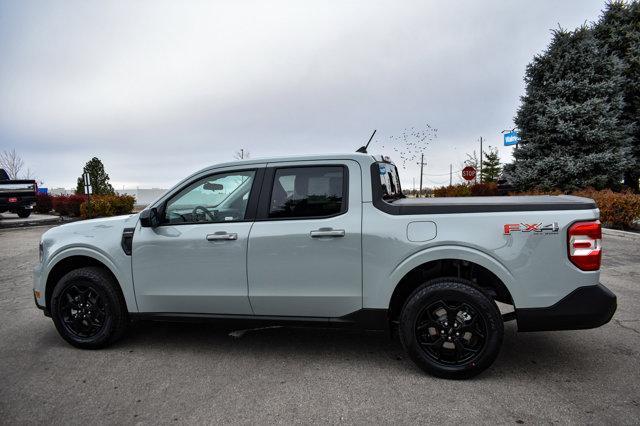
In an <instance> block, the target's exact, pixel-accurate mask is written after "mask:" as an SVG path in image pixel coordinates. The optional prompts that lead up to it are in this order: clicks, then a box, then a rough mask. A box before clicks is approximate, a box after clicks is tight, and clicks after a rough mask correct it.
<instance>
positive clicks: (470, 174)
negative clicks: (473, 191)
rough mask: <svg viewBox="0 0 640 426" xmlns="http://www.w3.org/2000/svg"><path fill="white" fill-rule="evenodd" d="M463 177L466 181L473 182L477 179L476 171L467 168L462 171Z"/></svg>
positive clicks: (469, 167)
mask: <svg viewBox="0 0 640 426" xmlns="http://www.w3.org/2000/svg"><path fill="white" fill-rule="evenodd" d="M462 177H463V178H464V179H465V180H473V179H475V178H476V169H474V168H473V167H471V166H467V167H465V168H464V169H462Z"/></svg>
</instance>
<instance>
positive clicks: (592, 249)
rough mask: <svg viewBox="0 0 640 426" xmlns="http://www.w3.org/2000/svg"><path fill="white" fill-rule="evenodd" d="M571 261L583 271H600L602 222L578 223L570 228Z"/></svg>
mask: <svg viewBox="0 0 640 426" xmlns="http://www.w3.org/2000/svg"><path fill="white" fill-rule="evenodd" d="M568 243H569V260H570V261H571V263H573V264H574V265H576V266H577V267H578V268H580V269H582V270H583V271H597V270H598V269H600V259H601V257H602V228H601V227H600V221H599V220H595V221H590V222H576V223H574V224H573V225H571V227H570V228H569V235H568Z"/></svg>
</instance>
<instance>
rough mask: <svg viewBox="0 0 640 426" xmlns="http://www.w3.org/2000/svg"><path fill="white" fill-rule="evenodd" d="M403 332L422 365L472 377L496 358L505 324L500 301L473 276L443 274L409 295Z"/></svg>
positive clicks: (437, 371) (442, 372)
mask: <svg viewBox="0 0 640 426" xmlns="http://www.w3.org/2000/svg"><path fill="white" fill-rule="evenodd" d="M451 322H453V324H451ZM398 332H399V333H398V334H399V336H400V341H401V343H402V347H403V348H404V350H405V351H406V352H407V354H408V356H409V357H410V358H411V359H412V360H413V362H414V363H416V364H417V365H418V367H420V368H422V369H423V370H424V371H426V372H427V373H429V374H432V375H434V376H437V377H442V378H446V379H466V378H470V377H473V376H476V375H478V374H480V373H481V372H482V371H484V370H485V369H487V368H488V367H489V366H490V365H491V364H492V363H493V361H495V359H496V357H497V356H498V353H499V352H500V347H501V345H502V337H503V335H504V324H503V322H502V315H501V314H500V310H499V309H498V307H497V305H496V304H495V303H494V301H493V300H491V299H490V298H489V297H487V296H486V295H485V294H483V293H482V292H481V291H480V290H478V289H477V288H476V287H474V286H473V285H472V284H471V283H470V282H469V281H466V280H462V279H458V278H438V279H434V280H430V281H427V282H426V283H424V284H422V285H421V286H419V287H418V288H417V289H416V290H415V291H414V292H413V293H412V294H411V296H409V298H408V299H407V301H406V302H405V304H404V306H403V308H402V312H401V314H400V325H399V330H398ZM443 332H444V333H443Z"/></svg>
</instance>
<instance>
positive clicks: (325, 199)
mask: <svg viewBox="0 0 640 426" xmlns="http://www.w3.org/2000/svg"><path fill="white" fill-rule="evenodd" d="M345 183H346V176H345V167H343V166H313V167H287V168H279V169H277V170H276V172H275V177H274V181H273V187H272V189H271V200H270V205H269V218H279V219H280V218H305V217H329V216H335V215H337V214H340V213H343V212H344V211H346V197H345V193H346V187H345Z"/></svg>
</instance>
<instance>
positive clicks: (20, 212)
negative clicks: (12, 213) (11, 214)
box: [18, 209, 31, 219]
mask: <svg viewBox="0 0 640 426" xmlns="http://www.w3.org/2000/svg"><path fill="white" fill-rule="evenodd" d="M30 215H31V210H26V209H23V210H18V217H21V218H23V219H25V218H27V217H29V216H30Z"/></svg>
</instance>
